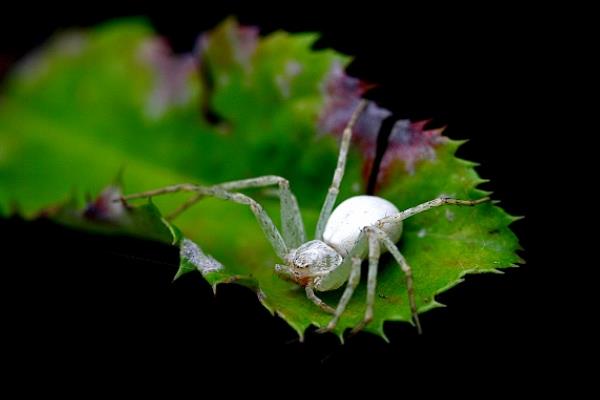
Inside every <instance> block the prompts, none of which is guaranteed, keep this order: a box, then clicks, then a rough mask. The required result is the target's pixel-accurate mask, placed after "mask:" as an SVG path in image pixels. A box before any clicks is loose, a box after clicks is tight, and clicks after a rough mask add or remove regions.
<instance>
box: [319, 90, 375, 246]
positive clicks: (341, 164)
mask: <svg viewBox="0 0 600 400" xmlns="http://www.w3.org/2000/svg"><path fill="white" fill-rule="evenodd" d="M367 105H368V101H367V100H361V101H360V103H359V104H358V106H357V107H356V108H355V109H354V112H353V113H352V116H351V117H350V121H348V125H346V127H345V128H344V132H343V134H342V143H341V145H340V152H339V155H338V160H337V166H336V168H335V172H334V173H333V180H332V182H331V186H329V190H328V191H327V196H326V197H325V202H324V203H323V207H322V208H321V214H320V215H319V220H318V222H317V229H316V231H315V239H316V240H323V231H324V230H325V225H326V224H327V220H329V216H330V215H331V211H333V206H334V205H335V200H336V199H337V195H338V193H339V191H340V184H341V182H342V178H343V177H344V171H345V170H346V160H347V158H348V149H349V147H350V139H351V138H352V130H353V129H354V125H356V121H358V118H359V117H360V115H361V114H362V112H363V111H364V110H365V108H366V107H367Z"/></svg>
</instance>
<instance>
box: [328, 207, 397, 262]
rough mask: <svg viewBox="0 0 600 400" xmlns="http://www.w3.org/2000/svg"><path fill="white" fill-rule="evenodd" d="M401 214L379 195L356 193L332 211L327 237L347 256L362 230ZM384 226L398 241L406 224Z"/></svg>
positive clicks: (391, 236)
mask: <svg viewBox="0 0 600 400" xmlns="http://www.w3.org/2000/svg"><path fill="white" fill-rule="evenodd" d="M397 213H399V211H398V209H397V208H396V206H395V205H393V204H392V203H390V202H389V201H387V200H385V199H382V198H381V197H377V196H365V195H363V196H354V197H351V198H349V199H347V200H345V201H343V202H342V203H340V204H339V205H338V206H337V207H336V208H335V210H333V212H332V213H331V216H330V217H329V220H328V221H327V224H326V225H325V231H324V232H323V240H324V242H325V243H327V244H328V245H330V246H331V247H333V248H334V249H335V250H337V251H338V252H339V253H340V254H341V255H342V256H344V257H345V256H346V255H347V254H348V252H349V251H350V250H351V249H352V247H353V246H354V243H356V240H357V239H358V236H359V235H360V232H361V230H362V229H363V228H364V227H366V226H370V225H373V224H375V223H376V222H377V221H379V220H380V219H382V218H384V217H388V216H390V215H394V214H397ZM382 229H383V230H384V231H385V232H386V233H387V234H388V236H389V237H390V239H392V240H393V241H394V242H397V241H398V240H399V239H400V235H401V234H402V224H401V223H398V224H394V225H391V224H390V225H387V226H386V225H384V226H383V227H382Z"/></svg>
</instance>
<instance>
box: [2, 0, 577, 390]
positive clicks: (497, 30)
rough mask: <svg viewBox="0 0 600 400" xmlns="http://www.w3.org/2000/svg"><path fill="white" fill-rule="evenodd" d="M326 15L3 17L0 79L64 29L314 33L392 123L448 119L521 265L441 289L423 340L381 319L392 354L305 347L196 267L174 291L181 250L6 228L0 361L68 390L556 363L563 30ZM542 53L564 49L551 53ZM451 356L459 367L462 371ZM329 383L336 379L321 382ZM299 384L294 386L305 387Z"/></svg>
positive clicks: (515, 18) (43, 11)
mask: <svg viewBox="0 0 600 400" xmlns="http://www.w3.org/2000/svg"><path fill="white" fill-rule="evenodd" d="M324 4H325V2H320V3H319V2H293V3H287V2H281V3H279V4H278V5H271V6H266V5H261V6H260V7H259V6H257V5H256V3H254V2H252V5H248V4H247V3H245V2H232V1H218V2H214V4H211V5H210V7H208V6H202V5H200V6H195V7H192V6H185V5H182V4H179V3H176V2H164V3H162V4H161V5H160V6H157V5H151V4H149V3H146V2H143V1H124V2H119V3H118V4H111V3H106V2H102V3H100V2H91V3H88V4H85V5H83V4H79V5H70V6H68V7H67V6H66V5H65V6H56V5H53V6H52V7H49V6H46V7H44V8H40V7H38V6H34V5H32V6H29V5H27V6H20V7H19V6H18V7H17V9H14V10H8V11H6V12H4V13H3V14H2V16H1V17H0V19H1V22H2V24H1V26H0V30H1V31H0V33H1V35H0V43H1V46H0V69H1V70H3V71H6V69H7V68H8V67H9V66H10V64H11V63H12V62H14V60H15V59H18V58H19V57H20V56H22V55H23V54H25V53H26V52H27V51H30V50H31V49H32V48H34V47H35V46H38V45H40V44H41V43H43V41H44V40H45V39H46V38H47V37H48V36H49V35H50V34H51V33H52V32H54V31H55V30H57V29H59V28H63V27H70V26H89V25H93V24H96V23H99V22H101V21H104V20H106V19H109V18H112V17H115V16H124V15H140V14H142V15H147V16H148V17H149V19H150V21H151V22H152V23H153V24H154V26H155V28H156V29H157V31H158V32H159V33H160V34H162V35H164V36H166V37H167V38H168V39H169V41H170V42H171V44H172V45H173V47H174V48H175V49H176V50H177V51H180V52H183V51H189V50H190V49H191V48H192V46H193V44H194V40H195V37H196V34H197V33H198V32H200V31H203V30H206V29H210V28H211V27H212V26H214V25H215V24H216V23H218V22H219V21H220V20H222V19H223V18H224V17H226V16H227V15H230V14H236V15H237V16H238V17H239V19H240V20H241V22H242V23H246V24H253V25H258V26H260V28H261V31H262V32H263V33H268V32H270V31H273V30H276V29H284V30H287V31H292V32H300V31H318V32H321V33H322V38H321V39H320V40H319V42H318V44H317V47H332V48H334V49H337V50H339V51H341V52H344V53H347V54H352V55H354V56H355V61H354V62H353V64H352V65H351V67H350V69H349V72H350V73H351V74H353V75H356V76H359V77H361V78H363V79H366V80H368V81H371V82H376V83H379V84H380V85H381V87H380V88H379V89H377V90H375V91H374V92H373V93H372V94H371V97H372V98H374V99H376V100H378V101H379V102H380V103H381V104H382V105H385V106H387V107H388V108H390V109H392V110H393V111H395V112H396V113H397V115H398V116H400V117H403V118H412V119H423V118H433V122H432V123H433V124H434V125H437V126H439V125H447V126H448V129H447V131H446V134H447V135H448V136H450V137H452V138H456V139H463V138H468V139H471V140H470V142H469V143H468V144H467V145H465V146H463V148H462V149H461V150H460V153H459V155H460V156H461V157H463V158H466V159H469V160H473V161H477V162H479V163H481V164H482V165H481V166H480V167H479V168H478V171H479V173H480V175H482V176H483V177H484V178H488V179H491V183H489V184H487V185H486V186H485V187H486V188H487V189H490V190H493V191H494V197H495V198H497V199H501V200H502V206H503V207H504V208H505V209H506V210H507V211H508V212H510V213H511V214H513V215H524V216H526V218H525V219H524V220H522V221H520V222H517V223H516V224H514V225H513V228H514V230H515V232H516V233H517V234H518V236H519V237H520V239H521V243H522V245H523V247H524V249H525V250H524V251H523V252H522V253H521V255H522V256H523V257H524V258H525V259H526V260H527V264H526V265H525V266H523V267H521V268H519V269H510V270H507V271H506V273H505V274H504V275H485V276H470V277H468V278H467V279H466V282H465V283H463V284H461V285H460V286H459V287H456V288H454V289H452V290H450V291H448V292H447V293H444V294H443V295H441V296H439V300H440V301H441V302H442V303H444V304H446V305H447V306H448V307H447V308H445V309H438V310H434V311H432V312H429V313H426V314H425V315H423V316H422V322H423V328H424V334H423V335H422V336H418V335H417V334H416V332H415V331H414V329H412V328H411V327H410V326H408V325H407V324H396V323H392V324H388V325H387V326H386V332H387V334H388V336H389V338H390V341H391V343H390V344H386V343H385V342H383V341H382V340H381V339H379V338H376V337H373V336H370V335H368V334H360V335H357V336H356V337H353V338H350V339H348V340H347V343H346V344H345V345H344V346H342V345H340V344H339V343H337V340H336V339H335V338H334V337H333V336H332V335H325V336H323V335H317V334H315V333H313V332H309V333H308V334H307V337H306V340H305V343H299V342H298V341H297V338H296V336H295V333H294V332H293V331H292V330H291V329H290V328H289V327H287V325H286V324H285V323H284V322H283V321H282V320H280V319H279V318H277V317H272V316H271V315H270V314H269V313H268V312H267V311H266V310H265V309H264V308H262V306H260V304H259V303H258V301H257V300H256V297H255V295H254V293H253V292H251V291H250V290H248V289H246V288H243V287H239V286H236V285H223V286H221V287H220V288H219V290H218V294H217V296H216V297H215V296H213V294H212V292H211V289H210V287H209V286H208V285H207V284H206V283H205V282H203V281H202V279H201V277H200V276H199V275H198V274H195V273H194V274H189V275H187V276H185V277H184V278H183V279H181V280H179V281H177V282H175V283H171V277H172V276H173V274H174V272H175V270H176V265H177V261H178V255H177V250H176V249H174V248H170V247H168V246H162V245H157V244H154V243H147V242H143V241H138V240H133V239H126V238H106V237H97V236H91V235H87V234H85V233H82V232H78V231H71V230H68V229H65V228H63V227H60V226H56V225H53V224H52V223H50V222H47V221H35V222H24V221H22V220H20V219H19V218H12V219H8V220H0V232H2V235H3V236H4V238H3V240H2V245H1V248H2V261H0V263H1V265H2V268H1V272H0V273H1V278H0V284H1V285H2V312H3V320H4V321H5V322H4V323H3V324H2V331H3V336H4V339H3V340H2V342H3V346H2V353H3V354H2V358H3V360H4V362H6V363H7V365H10V370H11V371H12V372H13V373H14V376H15V377H21V378H23V377H27V376H32V375H31V374H35V376H37V374H39V375H45V374H50V376H52V377H55V379H52V382H53V383H52V385H58V386H60V387H62V385H63V384H64V385H67V384H68V382H72V381H78V382H88V381H91V382H94V383H95V384H97V383H99V382H103V383H106V382H111V381H115V380H120V379H122V380H125V381H127V380H129V379H130V377H131V376H132V375H136V374H139V375H141V376H144V374H148V373H153V374H154V373H157V372H158V373H157V375H160V376H162V377H163V378H164V379H165V380H167V378H166V377H167V376H169V377H170V378H169V379H173V382H178V381H185V380H189V379H196V378H198V379H199V378H200V377H201V376H202V377H204V379H205V378H206V377H207V376H209V375H210V374H209V375H207V373H206V372H203V373H201V372H200V370H203V369H204V370H206V369H208V370H212V371H213V372H216V375H221V376H224V377H225V376H230V377H231V378H232V379H234V378H235V379H241V378H242V377H247V376H248V375H251V374H253V373H257V372H262V373H263V378H265V382H269V381H273V380H275V378H274V376H275V375H273V373H274V372H276V373H277V375H279V374H285V375H286V376H287V377H288V378H290V379H292V378H294V379H296V378H297V377H298V374H300V376H301V377H302V376H303V375H302V374H306V373H309V374H312V375H314V376H316V377H318V378H317V379H319V380H321V379H324V380H325V381H327V379H328V378H325V377H330V376H332V375H331V372H334V371H338V372H342V373H344V372H353V373H356V372H358V371H361V370H363V371H388V372H392V373H395V374H398V376H400V374H402V376H407V375H405V373H404V372H403V371H406V370H408V371H412V374H414V375H422V376H428V375H431V376H438V375H447V374H448V373H451V372H455V373H458V374H459V375H461V376H462V377H463V379H464V380H469V379H470V378H473V377H474V376H478V377H480V376H488V377H489V378H490V379H496V378H495V377H500V378H498V379H500V380H504V381H513V380H515V379H517V378H520V379H523V380H530V379H531V376H530V373H531V371H534V370H535V371H540V369H541V368H542V369H544V370H545V369H548V370H552V369H553V368H552V367H551V365H552V363H551V362H550V360H552V359H554V358H555V357H556V355H557V353H558V352H560V351H561V350H560V349H559V348H558V347H557V346H555V345H550V344H548V340H549V338H552V337H554V336H555V335H556V333H557V332H560V331H562V330H563V329H564V324H565V323H566V321H565V320H564V319H558V318H556V315H561V312H559V311H558V310H559V307H560V304H561V300H560V299H559V298H558V296H559V294H558V293H557V292H555V291H554V290H553V289H552V286H551V285H550V277H551V276H552V275H553V274H554V273H555V267H556V265H555V264H556V260H553V259H551V258H550V257H548V256H547V253H546V252H545V250H546V249H544V248H543V246H542V245H543V240H542V238H541V232H542V231H543V230H545V229H546V226H545V225H544V221H546V219H545V215H547V214H546V208H545V207H546V206H545V205H544V204H539V203H538V198H537V187H538V186H541V185H542V183H541V181H540V177H541V176H547V175H548V174H552V172H553V171H552V168H553V167H552V166H548V165H543V169H544V174H542V163H541V162H540V161H537V160H538V159H537V158H536V157H537V155H538V154H540V153H543V152H544V151H545V149H544V143H545V141H544V140H540V139H541V138H542V137H543V135H548V131H546V130H545V129H544V127H543V125H544V121H545V120H547V118H548V115H547V112H548V109H547V108H546V107H545V106H546V104H547V103H548V99H547V98H545V97H546V95H547V94H548V92H549V89H548V87H549V85H548V82H547V81H546V78H544V76H543V74H540V69H543V67H544V65H546V61H547V60H548V54H549V53H548V49H549V48H550V46H551V45H552V43H554V41H555V37H556V35H557V30H556V29H555V28H553V29H551V28H549V27H548V26H545V24H544V10H535V12H528V11H526V10H523V9H518V8H502V7H500V6H497V7H490V8H489V9H486V10H483V9H477V8H476V7H471V8H468V9H467V8H465V9H464V10H463V9H460V8H456V7H454V8H452V9H446V8H438V7H435V6H433V5H431V6H424V7H421V8H413V7H408V6H400V7H398V6H397V5H394V6H392V5H391V3H388V4H386V3H375V2H364V3H362V4H361V5H360V6H350V5H348V4H346V5H337V6H333V5H329V6H327V7H326V8H325V6H324ZM558 33H559V32H558ZM553 57H560V54H556V50H554V53H553ZM9 260H10V261H9ZM459 362H460V363H461V364H463V365H467V367H466V368H464V367H463V368H461V369H459V370H456V365H457V364H458V363H459ZM507 364H508V367H506V368H505V367H502V366H501V365H507ZM401 371H402V372H401ZM165 372H169V374H166V375H163V373H165ZM146 376H150V375H146ZM235 379H234V380H235ZM339 382H345V381H339V380H336V381H335V383H333V384H332V386H333V387H335V386H336V385H338V383H339ZM205 383H206V382H205ZM296 383H298V384H299V387H298V389H299V390H300V387H304V386H305V385H307V384H308V382H307V381H306V380H301V381H300V382H297V381H296ZM346 383H347V382H346ZM357 384H358V383H357ZM395 384H397V385H401V383H400V382H396V383H395ZM407 384H408V382H407ZM23 389H24V390H25V389H27V385H25V386H24V387H23Z"/></svg>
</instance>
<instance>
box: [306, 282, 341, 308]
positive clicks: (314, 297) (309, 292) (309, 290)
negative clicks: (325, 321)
mask: <svg viewBox="0 0 600 400" xmlns="http://www.w3.org/2000/svg"><path fill="white" fill-rule="evenodd" d="M304 290H305V291H306V297H308V299H309V300H310V301H312V302H313V303H315V304H316V305H317V306H318V307H319V308H320V309H321V310H323V311H325V312H326V313H329V314H335V308H333V307H331V306H329V305H328V304H327V303H325V302H324V301H323V300H321V299H320V298H319V297H317V295H316V294H315V291H314V289H313V288H312V287H311V286H306V287H305V288H304Z"/></svg>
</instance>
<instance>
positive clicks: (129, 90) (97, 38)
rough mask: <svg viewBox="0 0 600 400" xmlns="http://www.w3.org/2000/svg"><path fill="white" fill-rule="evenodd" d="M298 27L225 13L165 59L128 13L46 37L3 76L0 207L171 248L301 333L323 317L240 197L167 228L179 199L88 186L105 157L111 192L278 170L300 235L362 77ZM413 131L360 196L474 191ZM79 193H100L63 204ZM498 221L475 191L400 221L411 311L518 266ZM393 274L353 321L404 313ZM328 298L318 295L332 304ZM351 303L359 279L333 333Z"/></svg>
mask: <svg viewBox="0 0 600 400" xmlns="http://www.w3.org/2000/svg"><path fill="white" fill-rule="evenodd" d="M315 40H316V35H314V34H288V33H285V32H275V33H273V34H270V35H268V36H266V37H263V38H260V37H259V36H258V32H257V31H256V29H254V28H250V27H240V26H239V25H238V24H237V23H236V21H234V20H232V19H229V20H227V21H225V22H224V23H222V24H221V25H219V26H218V27H217V28H216V29H215V30H213V31H212V32H209V33H205V34H203V35H202V36H201V37H200V39H199V41H198V43H199V44H198V48H197V51H196V53H197V54H196V56H192V55H181V56H175V55H173V54H172V53H171V51H170V49H169V48H168V47H167V46H166V45H165V42H164V41H162V40H161V39H160V38H158V37H157V36H155V34H154V33H153V32H152V30H151V29H150V28H149V27H148V25H147V24H146V23H145V22H144V21H139V20H123V21H117V22H113V23H109V24H106V25H103V26H100V27H97V28H95V29H93V30H89V31H76V32H67V33H63V34H61V35H58V36H57V37H55V38H54V39H53V40H52V41H51V42H50V43H48V44H47V45H46V46H44V47H43V48H42V49H40V50H38V51H36V52H35V53H33V54H31V55H30V56H29V57H28V58H27V59H25V60H24V61H23V62H22V63H21V65H20V66H18V67H17V68H16V69H15V70H14V71H13V73H12V75H11V76H10V78H9V79H8V80H7V82H5V88H4V91H3V94H2V97H1V98H0V214H4V215H6V214H8V213H9V212H10V211H11V210H13V209H16V210H17V211H18V212H19V213H21V214H22V215H25V216H27V217H35V216H36V215H39V214H40V213H44V214H46V215H51V216H53V217H54V218H55V219H57V220H59V221H61V222H63V223H67V224H70V225H73V226H76V227H79V228H81V229H88V230H93V231H98V232H102V233H112V232H118V233H121V234H123V233H125V234H130V235H138V236H143V237H148V238H151V239H154V240H161V241H165V242H169V243H176V244H177V245H178V246H180V249H181V266H180V270H179V272H178V273H177V277H179V276H181V275H182V274H184V273H187V272H189V271H193V270H200V272H201V273H202V275H203V276H204V278H205V279H206V280H207V281H208V282H209V283H210V284H211V285H213V286H214V287H216V286H217V285H218V284H220V283H225V282H236V283H240V284H243V285H246V286H248V287H250V288H252V289H253V290H255V291H256V292H257V294H258V298H259V300H260V301H261V302H262V303H263V304H264V305H265V307H267V308H268V309H269V310H271V311H272V312H274V313H277V314H278V315H280V316H282V317H283V318H284V319H285V320H286V321H287V322H288V323H289V324H290V326H292V327H293V328H294V329H295V330H296V331H297V332H298V334H299V335H300V336H301V337H302V335H303V334H304V331H305V330H306V328H307V327H308V326H310V325H311V324H314V325H316V326H324V325H325V324H326V323H327V322H328V321H329V318H330V316H329V315H327V314H325V313H323V312H322V311H321V310H320V309H318V308H317V307H315V306H314V305H313V304H312V303H311V302H310V301H308V300H307V299H306V298H305V296H304V291H303V290H301V288H299V287H298V286H296V285H294V284H292V283H289V282H285V281H283V280H282V279H280V278H279V277H278V276H276V275H275V274H274V272H273V268H274V266H275V263H277V262H278V259H277V257H276V256H275V254H274V252H273V250H272V249H271V248H270V246H269V244H268V242H267V240H266V239H265V238H264V236H263V234H262V233H261V231H260V228H259V227H258V225H257V224H256V220H255V219H254V216H253V215H252V213H251V212H250V210H249V209H248V208H247V207H244V206H240V205H237V204H230V203H228V202H224V201H221V200H216V199H204V200H202V202H201V203H200V204H198V205H197V206H195V207H193V208H191V209H190V210H188V211H187V212H186V213H185V214H182V215H181V216H180V217H178V218H177V219H176V220H175V222H174V225H172V224H169V223H166V221H165V220H164V219H163V217H162V216H161V214H159V212H158V209H160V212H161V213H162V215H167V214H168V213H170V212H172V211H173V210H175V209H176V208H177V207H178V206H179V205H180V204H181V203H182V202H184V201H185V199H186V198H187V197H188V196H186V195H183V194H177V195H170V196H161V197H155V198H154V199H153V204H146V205H141V206H139V207H134V208H128V207H125V206H123V205H122V204H121V203H118V202H117V203H115V202H114V201H113V200H114V198H118V192H117V189H115V188H114V187H112V189H111V188H109V189H106V190H105V188H107V187H108V186H110V185H111V182H112V181H113V177H114V176H115V174H117V173H118V172H119V171H121V170H123V171H124V172H123V182H124V185H123V187H124V190H125V192H126V193H134V192H139V191H145V190H148V189H154V188H159V187H162V186H167V185H171V184H175V183H183V182H192V183H197V184H213V183H219V182H223V181H230V180H237V179H243V178H249V177H255V176H260V175H281V176H284V177H285V178H287V179H288V180H289V181H290V184H291V188H292V190H293V191H294V192H295V194H296V196H297V198H298V201H299V203H300V205H301V209H302V214H303V217H304V220H305V223H306V227H307V232H308V233H309V235H311V234H312V232H314V228H315V225H316V219H317V217H318V213H319V210H320V207H321V203H322V202H323V200H324V197H325V194H326V191H327V188H328V186H329V184H330V181H331V177H332V174H333V170H334V168H335V164H336V159H337V151H338V145H337V137H336V136H337V135H339V133H340V126H343V125H344V124H345V122H346V121H347V118H348V113H349V112H351V110H352V108H353V106H354V104H355V102H356V101H358V98H359V97H360V95H362V93H363V91H364V88H365V86H364V85H363V84H362V83H361V82H359V81H358V80H355V79H352V78H349V77H347V76H346V75H345V74H344V73H343V66H345V65H346V64H347V63H348V61H349V58H348V57H345V56H343V55H340V54H338V53H335V52H333V51H329V50H318V51H316V50H313V49H311V46H312V44H313V43H314V41H315ZM198 71H199V72H200V73H198ZM388 114H389V113H388V112H387V111H386V110H383V109H380V108H378V107H376V106H374V105H371V106H370V108H369V109H368V110H367V113H366V114H365V116H364V118H362V119H361V121H359V126H358V127H357V133H356V138H355V141H354V143H355V146H353V149H352V152H351V154H350V156H349V160H348V168H347V171H346V175H345V177H344V182H343V184H342V188H341V192H340V195H339V200H340V201H341V200H343V199H345V198H347V197H350V196H352V195H355V194H360V193H364V191H365V187H366V179H365V178H366V177H367V176H368V173H369V171H370V168H371V164H372V162H373V158H374V151H375V146H374V143H375V142H376V134H377V131H378V129H379V125H380V123H381V121H382V119H383V118H384V117H385V116H386V115H388ZM407 124H408V125H407ZM423 128H424V126H423V125H422V124H421V125H414V124H413V125H410V124H409V123H408V121H400V122H399V123H398V124H397V126H396V128H395V129H394V132H393V133H392V135H391V137H390V149H389V150H388V153H386V156H385V157H384V160H383V168H382V172H381V174H380V176H379V180H378V194H379V195H381V196H383V197H385V198H387V199H389V200H391V201H392V202H394V203H395V204H396V205H397V206H398V207H399V208H400V209H403V208H408V207H410V206H413V205H416V204H418V203H421V202H423V201H427V200H431V199H433V198H435V197H437V196H439V195H441V194H447V195H452V196H455V197H457V198H463V199H475V198H479V197H481V196H483V195H485V192H482V191H480V190H478V189H476V186H477V185H478V184H479V183H481V182H482V180H481V179H479V178H478V176H477V175H476V173H475V172H474V170H473V166H474V165H473V164H472V163H468V162H465V161H462V160H459V159H457V158H456V157H455V156H454V153H455V151H456V149H457V148H458V145H459V143H458V142H454V141H450V140H446V139H445V138H443V136H441V132H432V131H426V130H424V129H423ZM103 190H105V191H104V192H103ZM88 193H90V194H100V193H102V194H101V195H100V196H99V197H98V198H97V199H96V200H95V202H93V203H88V204H87V205H86V206H83V207H82V206H79V205H81V204H84V203H85V195H86V194H88ZM248 194H249V195H251V196H253V197H254V198H256V199H257V200H258V201H259V202H260V203H261V204H262V205H263V206H264V207H265V209H266V210H267V212H268V213H269V215H270V216H271V217H272V218H273V219H274V220H275V222H276V223H278V222H279V221H278V220H279V217H278V215H279V210H278V200H277V199H276V198H273V196H272V195H271V194H270V193H269V191H265V190H254V191H248ZM132 204H136V205H137V204H138V203H132ZM154 204H155V205H156V206H155V205H154ZM513 220H514V218H513V217H510V216H509V215H507V214H506V213H505V212H503V211H502V210H501V209H500V208H498V207H496V206H494V205H492V204H486V205H481V206H478V207H474V208H466V209H459V208H456V207H455V208H440V209H436V210H432V211H430V212H427V213H424V214H421V215H418V216H415V217H414V218H411V219H409V220H407V221H406V224H405V232H404V234H403V238H402V240H401V242H400V244H399V246H400V249H401V251H402V252H403V254H404V255H405V257H406V258H407V260H408V262H409V263H410V264H411V266H412V267H413V270H414V280H415V286H416V296H417V302H418V306H419V309H420V310H421V311H425V310H428V309H431V308H433V307H436V306H438V303H436V302H435V295H436V294H437V293H439V292H441V291H443V290H446V289H447V288H449V287H451V286H453V285H455V284H457V283H458V282H460V280H461V279H462V277H463V276H464V274H466V273H471V272H494V271H497V269H498V268H504V267H509V266H511V265H514V264H515V263H517V262H519V258H518V256H517V255H516V254H515V252H516V250H517V249H518V242H517V239H516V237H515V236H514V235H513V234H512V232H511V231H510V230H509V228H508V225H509V224H510V223H511V222H512V221H513ZM175 225H176V227H175ZM180 232H181V233H180ZM404 282H405V281H404V277H403V276H402V273H401V271H400V270H399V268H398V267H397V266H395V265H394V263H393V262H392V261H391V259H390V257H387V256H384V257H383V258H382V266H381V268H380V274H379V285H378V288H377V294H378V296H377V301H376V305H375V318H374V320H373V322H372V323H371V324H370V325H368V326H367V328H366V330H367V331H370V332H373V333H376V334H379V335H381V336H383V337H384V333H383V323H384V321H388V320H397V321H410V312H409V308H408V304H407V294H406V287H405V283H404ZM340 293H341V292H340V290H337V291H333V292H330V293H324V294H323V298H324V300H326V301H327V302H328V303H329V304H336V302H337V299H338V298H339V296H340ZM364 298H365V287H364V284H362V283H361V285H360V286H359V288H358V289H357V291H356V294H355V296H354V298H353V300H352V301H351V303H350V305H349V307H348V311H347V312H346V313H345V314H344V316H343V318H342V319H341V321H340V324H339V325H338V327H337V328H336V333H337V334H338V335H341V334H342V333H343V331H344V330H345V329H346V328H348V327H352V326H354V325H355V324H357V323H358V322H359V320H360V319H361V317H362V314H363V312H364Z"/></svg>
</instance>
